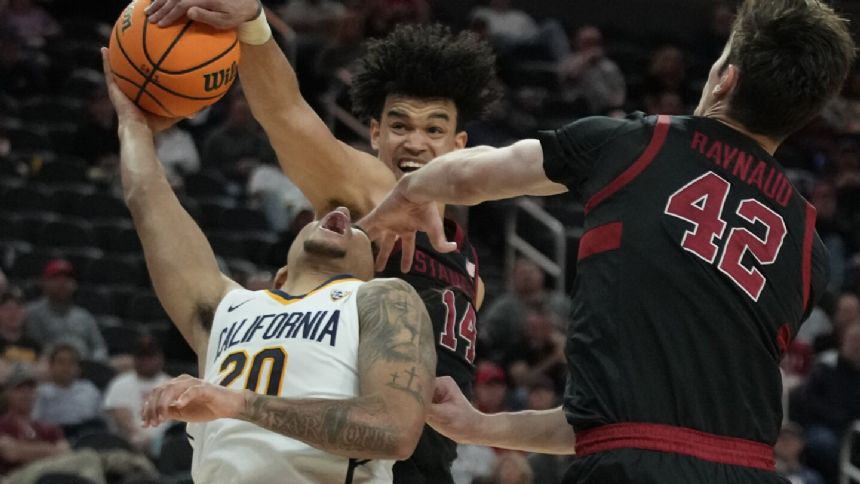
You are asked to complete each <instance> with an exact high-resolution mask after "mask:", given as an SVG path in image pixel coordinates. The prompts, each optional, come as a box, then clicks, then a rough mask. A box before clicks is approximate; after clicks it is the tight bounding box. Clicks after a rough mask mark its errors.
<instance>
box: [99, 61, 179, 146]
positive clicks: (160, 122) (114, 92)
mask: <svg viewBox="0 0 860 484" xmlns="http://www.w3.org/2000/svg"><path fill="white" fill-rule="evenodd" d="M101 53H102V67H103V69H104V74H105V84H106V86H107V89H108V96H110V102H111V104H113V108H114V110H116V115H117V116H118V117H119V123H120V125H122V124H124V123H128V122H132V123H134V122H139V123H141V124H146V125H147V126H149V129H150V130H152V133H153V134H155V133H158V132H160V131H164V130H165V129H167V128H169V127H171V126H173V125H174V124H176V123H177V122H179V119H178V118H176V119H172V118H165V117H161V116H156V115H154V114H151V113H146V112H144V111H142V110H141V109H140V108H138V107H137V106H136V105H135V104H134V103H133V102H131V99H129V98H128V97H127V96H126V95H125V94H123V92H122V91H121V90H120V88H119V86H117V85H116V81H115V80H114V78H113V72H111V68H110V58H109V57H108V50H107V49H106V48H104V47H102V49H101Z"/></svg>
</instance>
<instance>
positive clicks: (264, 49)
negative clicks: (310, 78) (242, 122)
mask: <svg viewBox="0 0 860 484" xmlns="http://www.w3.org/2000/svg"><path fill="white" fill-rule="evenodd" d="M239 77H240V78H241V80H242V87H243V89H242V91H243V93H244V94H245V98H246V99H247V100H248V105H249V106H250V107H251V112H252V113H253V114H254V118H255V119H257V121H259V122H260V124H262V125H263V128H264V129H266V130H267V131H268V130H269V129H270V128H275V126H272V123H276V122H277V119H278V116H280V115H284V114H288V113H289V111H290V109H291V107H292V106H294V105H296V104H297V103H299V102H302V97H301V93H300V91H299V80H298V78H297V77H296V73H295V71H294V70H293V68H292V66H290V62H289V61H288V60H287V57H286V56H285V55H284V53H283V52H282V51H281V49H280V47H278V44H277V43H276V42H275V40H274V39H269V40H268V42H266V43H264V44H261V45H249V44H242V59H241V60H240V61H239Z"/></svg>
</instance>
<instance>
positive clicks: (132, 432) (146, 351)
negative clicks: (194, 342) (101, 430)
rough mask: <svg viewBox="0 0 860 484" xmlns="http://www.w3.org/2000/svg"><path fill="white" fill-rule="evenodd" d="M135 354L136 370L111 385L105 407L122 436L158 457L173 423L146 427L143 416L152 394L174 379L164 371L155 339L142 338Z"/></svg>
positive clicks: (120, 377)
mask: <svg viewBox="0 0 860 484" xmlns="http://www.w3.org/2000/svg"><path fill="white" fill-rule="evenodd" d="M133 354H134V370H133V371H128V372H125V373H122V374H120V375H117V376H116V377H115V378H114V379H113V381H112V382H111V383H110V384H109V385H108V388H107V390H105V400H104V408H105V410H106V412H107V414H108V416H109V417H110V419H111V420H112V423H113V425H114V427H115V428H116V430H117V431H118V432H119V434H120V435H122V436H123V437H125V438H126V439H127V440H128V441H129V442H131V443H132V445H134V446H135V447H136V448H137V449H140V450H143V451H145V452H148V453H149V454H150V455H158V449H159V448H160V447H161V441H162V439H163V437H164V432H165V431H166V430H167V428H168V427H169V426H170V423H169V422H165V423H163V424H161V425H159V426H157V427H148V428H143V426H142V424H141V420H140V415H141V412H142V410H143V402H144V401H146V397H147V396H148V395H149V393H150V392H151V391H152V390H153V389H154V388H155V387H157V386H158V385H161V384H162V383H164V382H166V381H167V380H169V379H170V377H169V376H167V375H166V374H165V373H164V372H163V371H162V369H163V367H164V356H163V354H162V352H161V348H160V347H159V346H158V343H157V342H156V341H155V339H154V338H153V337H152V336H148V335H147V336H142V337H141V338H140V339H139V340H138V341H137V342H136V343H135V348H134V351H133Z"/></svg>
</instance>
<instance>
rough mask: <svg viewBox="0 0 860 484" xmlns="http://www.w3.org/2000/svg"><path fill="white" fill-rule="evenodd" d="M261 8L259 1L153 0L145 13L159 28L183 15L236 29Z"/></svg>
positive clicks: (218, 26) (206, 22)
mask: <svg viewBox="0 0 860 484" xmlns="http://www.w3.org/2000/svg"><path fill="white" fill-rule="evenodd" d="M262 8H263V6H262V4H261V3H260V2H259V1H258V0H155V1H153V2H152V4H151V5H150V6H149V7H147V9H146V14H147V16H148V17H149V21H150V22H154V23H157V24H158V25H159V26H161V27H164V26H167V25H170V24H172V23H173V22H176V21H177V20H179V19H180V18H181V17H182V16H183V15H185V16H187V17H188V18H189V19H191V20H194V21H197V22H203V23H205V24H209V25H211V26H213V27H215V28H217V29H235V28H237V27H239V26H240V25H242V24H243V23H245V22H247V21H249V20H253V19H254V18H256V17H257V16H258V15H259V14H260V11H261V10H262Z"/></svg>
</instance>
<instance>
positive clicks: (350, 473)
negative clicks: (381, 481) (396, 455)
mask: <svg viewBox="0 0 860 484" xmlns="http://www.w3.org/2000/svg"><path fill="white" fill-rule="evenodd" d="M370 461H371V459H349V467H347V468H346V480H344V481H343V484H352V481H353V479H355V468H356V467H358V466H363V465H364V464H367V463H368V462H370Z"/></svg>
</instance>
